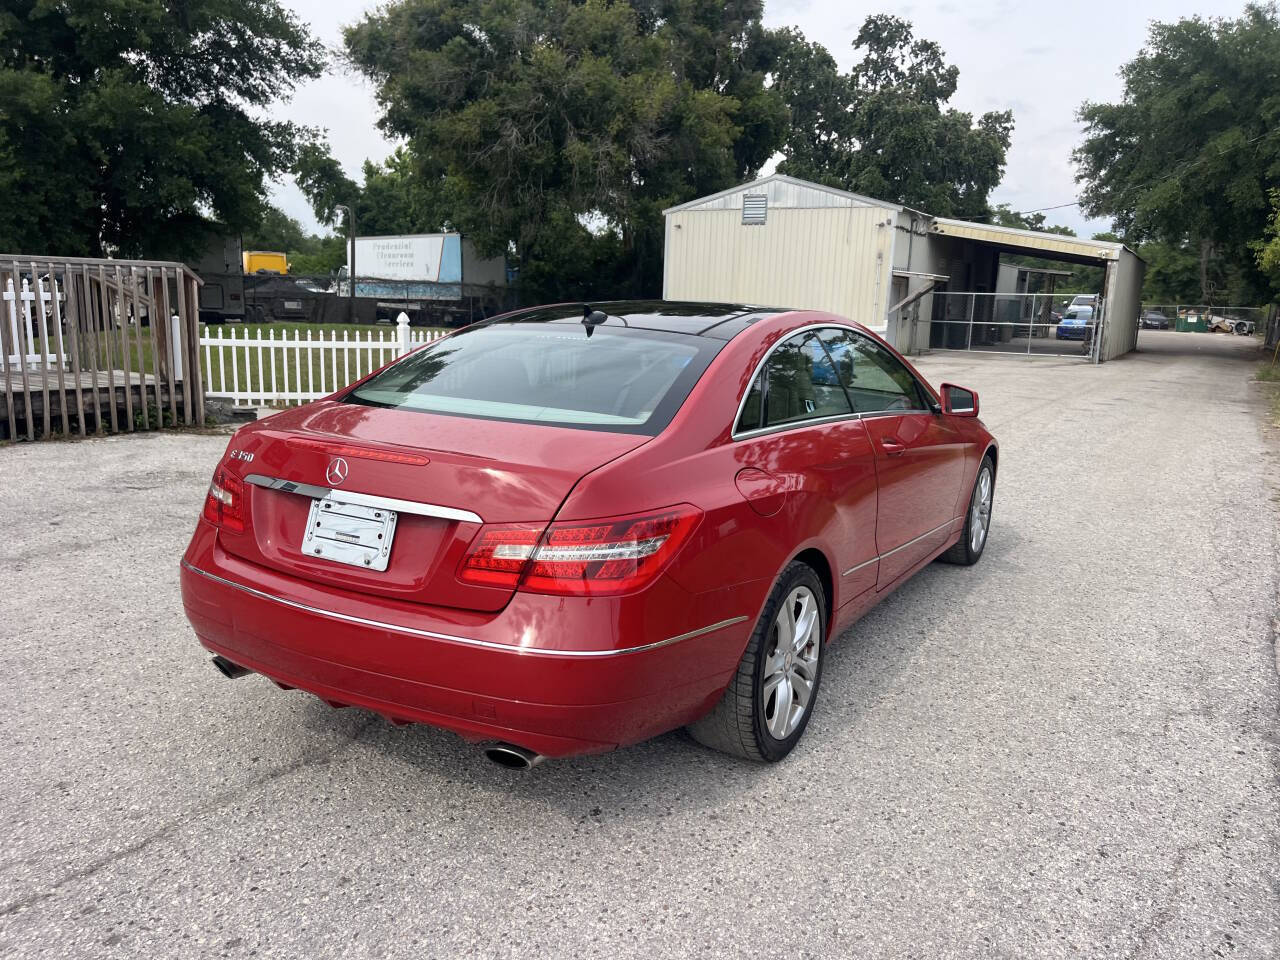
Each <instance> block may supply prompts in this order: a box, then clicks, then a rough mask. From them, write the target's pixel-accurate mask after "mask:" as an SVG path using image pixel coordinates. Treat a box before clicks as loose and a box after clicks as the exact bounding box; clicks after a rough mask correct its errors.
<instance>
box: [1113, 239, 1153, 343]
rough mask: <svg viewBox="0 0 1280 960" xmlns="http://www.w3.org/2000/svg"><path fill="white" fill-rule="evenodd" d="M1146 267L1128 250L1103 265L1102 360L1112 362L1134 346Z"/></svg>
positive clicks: (1136, 340)
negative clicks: (1105, 270)
mask: <svg viewBox="0 0 1280 960" xmlns="http://www.w3.org/2000/svg"><path fill="white" fill-rule="evenodd" d="M1146 272H1147V265H1146V264H1145V263H1143V262H1142V260H1140V259H1139V258H1138V257H1137V256H1135V255H1134V254H1132V253H1130V252H1129V251H1128V250H1122V251H1121V252H1120V259H1119V260H1117V261H1116V262H1115V263H1109V264H1107V302H1106V314H1105V316H1106V326H1105V328H1104V331H1103V335H1102V359H1103V360H1114V359H1115V358H1116V357H1121V356H1124V355H1125V354H1126V353H1128V352H1129V351H1130V350H1133V349H1134V348H1135V347H1137V345H1138V311H1139V310H1141V309H1142V282H1143V280H1144V279H1145V277H1146Z"/></svg>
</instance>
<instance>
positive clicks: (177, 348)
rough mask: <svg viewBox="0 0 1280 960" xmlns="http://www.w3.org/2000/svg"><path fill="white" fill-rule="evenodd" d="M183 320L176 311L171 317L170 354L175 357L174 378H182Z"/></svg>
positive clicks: (176, 379)
mask: <svg viewBox="0 0 1280 960" xmlns="http://www.w3.org/2000/svg"><path fill="white" fill-rule="evenodd" d="M181 324H182V321H181V320H179V319H178V315H177V314H176V313H175V314H174V315H173V316H172V317H170V318H169V355H170V356H171V357H172V358H173V379H174V380H175V381H178V380H181V379H182V326H181Z"/></svg>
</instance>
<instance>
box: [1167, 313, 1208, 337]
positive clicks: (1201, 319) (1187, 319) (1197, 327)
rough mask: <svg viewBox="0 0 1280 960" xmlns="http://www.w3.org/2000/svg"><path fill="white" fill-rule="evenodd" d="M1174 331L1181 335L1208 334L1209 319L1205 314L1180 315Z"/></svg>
mask: <svg viewBox="0 0 1280 960" xmlns="http://www.w3.org/2000/svg"><path fill="white" fill-rule="evenodd" d="M1174 329H1175V330H1177V331H1178V332H1180V333H1207V332H1208V331H1209V318H1208V317H1206V316H1205V315H1204V314H1203V313H1180V314H1178V319H1177V322H1176V323H1175V324H1174Z"/></svg>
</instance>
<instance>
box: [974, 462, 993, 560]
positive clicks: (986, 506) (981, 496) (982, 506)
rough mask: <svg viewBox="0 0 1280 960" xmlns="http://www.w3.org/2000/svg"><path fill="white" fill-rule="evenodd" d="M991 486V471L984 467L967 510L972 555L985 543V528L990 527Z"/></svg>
mask: <svg viewBox="0 0 1280 960" xmlns="http://www.w3.org/2000/svg"><path fill="white" fill-rule="evenodd" d="M992 486H993V485H992V482H991V471H990V470H989V469H987V467H985V466H984V467H983V468H982V470H981V472H979V474H978V487H977V489H976V490H975V491H974V493H973V505H972V506H971V507H970V508H969V549H971V550H972V551H973V552H974V553H978V552H979V551H980V550H981V549H982V545H983V544H984V543H986V542H987V528H988V527H990V526H991V494H992Z"/></svg>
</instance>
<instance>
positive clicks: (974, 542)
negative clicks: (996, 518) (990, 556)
mask: <svg viewBox="0 0 1280 960" xmlns="http://www.w3.org/2000/svg"><path fill="white" fill-rule="evenodd" d="M984 477H985V479H986V483H985V486H984V484H983V479H984ZM995 496H996V467H995V464H994V463H992V462H991V455H990V454H988V455H986V456H984V457H983V458H982V464H981V465H980V466H979V467H978V475H977V476H976V477H975V478H974V480H973V492H972V493H971V494H969V507H968V509H967V510H966V511H965V515H964V529H963V530H961V531H960V539H959V540H957V541H956V542H955V543H954V544H952V545H951V548H950V549H948V550H947V551H946V552H945V553H943V554H942V555H941V556H939V557H938V559H939V560H941V561H942V562H943V563H958V564H961V565H962V566H966V567H971V566H973V565H974V564H975V563H977V562H978V561H979V560H980V559H982V551H984V550H985V549H986V548H987V535H988V534H989V533H990V532H991V506H992V503H993V502H994V500H995ZM979 531H980V532H979Z"/></svg>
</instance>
